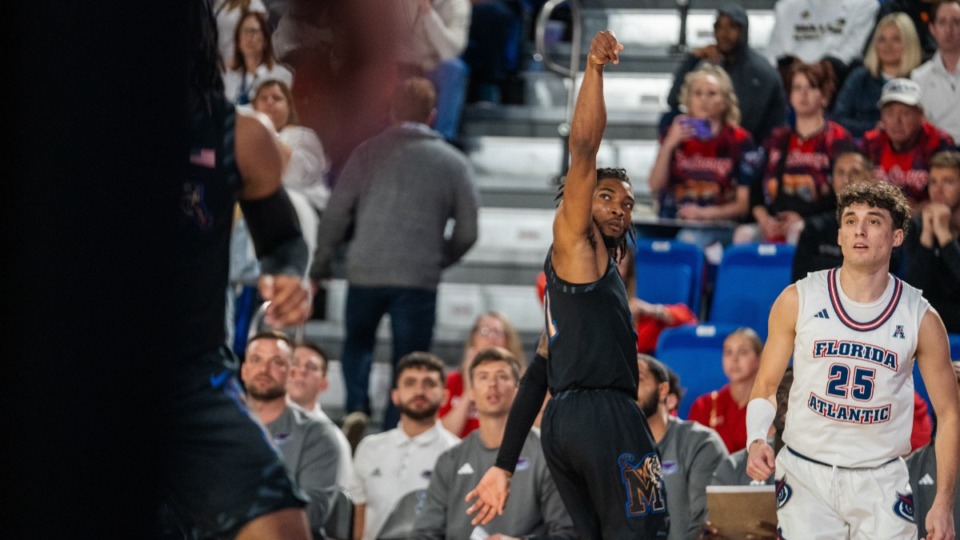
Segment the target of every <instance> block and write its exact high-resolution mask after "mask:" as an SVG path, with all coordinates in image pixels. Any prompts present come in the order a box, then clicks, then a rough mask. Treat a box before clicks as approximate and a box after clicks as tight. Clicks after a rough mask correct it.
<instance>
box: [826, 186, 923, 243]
mask: <svg viewBox="0 0 960 540" xmlns="http://www.w3.org/2000/svg"><path fill="white" fill-rule="evenodd" d="M852 204H865V205H867V206H871V207H873V208H883V209H884V210H887V211H888V212H890V217H892V218H893V228H894V229H902V230H903V231H904V232H906V230H907V223H909V222H910V202H909V201H908V200H907V197H906V196H905V195H904V194H903V190H901V189H900V188H898V187H897V186H894V185H893V184H888V183H886V182H854V183H853V184H850V185H849V186H847V187H846V188H844V189H843V190H842V191H841V192H840V193H838V194H837V222H838V223H842V222H843V220H842V218H843V211H844V210H846V208H847V207H848V206H850V205H852Z"/></svg>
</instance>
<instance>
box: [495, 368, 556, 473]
mask: <svg viewBox="0 0 960 540" xmlns="http://www.w3.org/2000/svg"><path fill="white" fill-rule="evenodd" d="M546 395H547V359H546V358H544V357H543V356H540V355H539V354H538V355H536V356H534V357H533V361H532V362H530V366H529V367H527V372H526V373H524V374H523V379H521V380H520V390H519V391H518V392H517V397H516V399H515V400H514V401H513V406H512V407H510V416H508V417H507V427H506V430H505V431H504V434H503V442H502V443H500V451H499V452H497V461H496V462H495V463H494V465H496V466H497V467H500V468H501V469H503V470H505V471H507V472H509V473H511V474H512V473H513V470H514V468H516V466H517V460H518V459H520V451H521V450H522V449H523V443H524V441H526V440H527V433H530V428H531V427H532V426H533V421H534V420H536V419H537V414H539V413H540V407H541V406H542V405H543V398H544V397H546Z"/></svg>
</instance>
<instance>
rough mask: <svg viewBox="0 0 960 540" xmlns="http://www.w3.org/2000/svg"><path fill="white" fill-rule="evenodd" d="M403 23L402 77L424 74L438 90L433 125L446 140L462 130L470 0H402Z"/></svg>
mask: <svg viewBox="0 0 960 540" xmlns="http://www.w3.org/2000/svg"><path fill="white" fill-rule="evenodd" d="M399 7H400V12H401V14H402V15H401V16H402V17H403V18H402V22H401V24H404V25H406V26H405V28H406V30H407V31H408V32H409V34H408V36H407V37H408V39H405V40H403V41H402V46H401V48H400V50H399V51H398V60H399V62H400V73H401V77H405V76H418V77H425V78H427V79H428V80H429V81H430V82H431V83H433V86H434V88H436V92H437V103H436V107H437V117H436V121H435V122H434V125H433V127H434V129H436V130H437V131H439V132H440V134H441V135H443V138H444V139H446V140H447V141H454V140H455V139H456V138H457V134H458V132H459V130H460V116H461V114H462V113H463V102H464V100H465V99H466V92H467V78H468V69H467V65H466V64H465V63H464V62H463V60H461V59H460V58H459V56H460V54H461V53H462V52H463V51H464V49H465V48H466V47H467V32H468V31H469V28H470V2H469V0H402V1H401V2H400V5H399Z"/></svg>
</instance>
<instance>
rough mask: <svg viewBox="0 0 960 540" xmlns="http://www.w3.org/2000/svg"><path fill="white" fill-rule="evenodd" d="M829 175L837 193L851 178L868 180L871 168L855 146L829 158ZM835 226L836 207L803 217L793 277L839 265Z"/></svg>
mask: <svg viewBox="0 0 960 540" xmlns="http://www.w3.org/2000/svg"><path fill="white" fill-rule="evenodd" d="M831 179H832V182H833V190H834V192H835V193H839V192H841V191H843V189H844V188H845V187H847V186H848V185H850V184H851V183H853V182H869V181H872V180H873V179H874V178H873V168H872V166H871V165H870V162H869V161H868V160H867V158H865V157H864V156H863V154H861V153H860V152H858V151H857V150H847V151H844V152H841V153H840V154H839V155H838V156H836V158H835V159H834V160H833V172H832V174H831ZM839 230H840V223H839V222H838V221H837V210H836V208H831V209H829V210H825V211H823V212H820V213H819V214H816V215H812V216H809V217H807V218H806V219H805V220H804V226H803V232H802V233H800V239H799V240H798V241H797V251H796V253H795V254H794V257H793V270H792V280H793V281H797V280H798V279H802V278H804V277H806V276H807V273H808V272H816V271H817V270H827V269H828V268H834V267H836V266H840V263H841V262H843V255H842V254H841V253H840V246H839V245H837V232H838V231H839Z"/></svg>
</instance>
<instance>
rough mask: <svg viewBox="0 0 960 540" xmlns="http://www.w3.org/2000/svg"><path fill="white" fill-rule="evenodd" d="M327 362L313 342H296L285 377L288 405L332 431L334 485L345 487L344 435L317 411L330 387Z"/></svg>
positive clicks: (348, 462)
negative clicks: (336, 453)
mask: <svg viewBox="0 0 960 540" xmlns="http://www.w3.org/2000/svg"><path fill="white" fill-rule="evenodd" d="M329 358H330V357H329V355H327V352H326V351H324V350H323V348H321V347H320V345H317V344H316V343H315V342H313V341H310V340H303V341H298V342H297V343H296V344H295V345H294V348H293V360H292V361H291V362H290V375H289V376H288V377H287V404H288V405H290V406H291V407H294V408H297V409H300V410H302V411H303V412H305V413H306V414H307V416H310V417H313V418H316V419H317V420H320V421H321V422H323V423H325V424H327V425H330V426H333V427H334V428H335V429H334V434H335V435H336V437H337V443H338V446H339V447H340V462H339V467H338V468H337V485H338V486H341V487H347V486H349V485H350V482H352V481H353V460H352V459H351V456H352V454H353V451H352V449H351V448H350V443H349V442H347V437H346V435H344V434H343V431H340V429H339V428H337V426H336V424H334V423H333V420H331V419H330V417H329V416H327V415H326V413H324V412H323V410H322V409H321V408H320V394H322V393H324V392H326V391H327V388H329V387H330V381H329V379H327V367H328V363H327V362H328V359H329Z"/></svg>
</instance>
